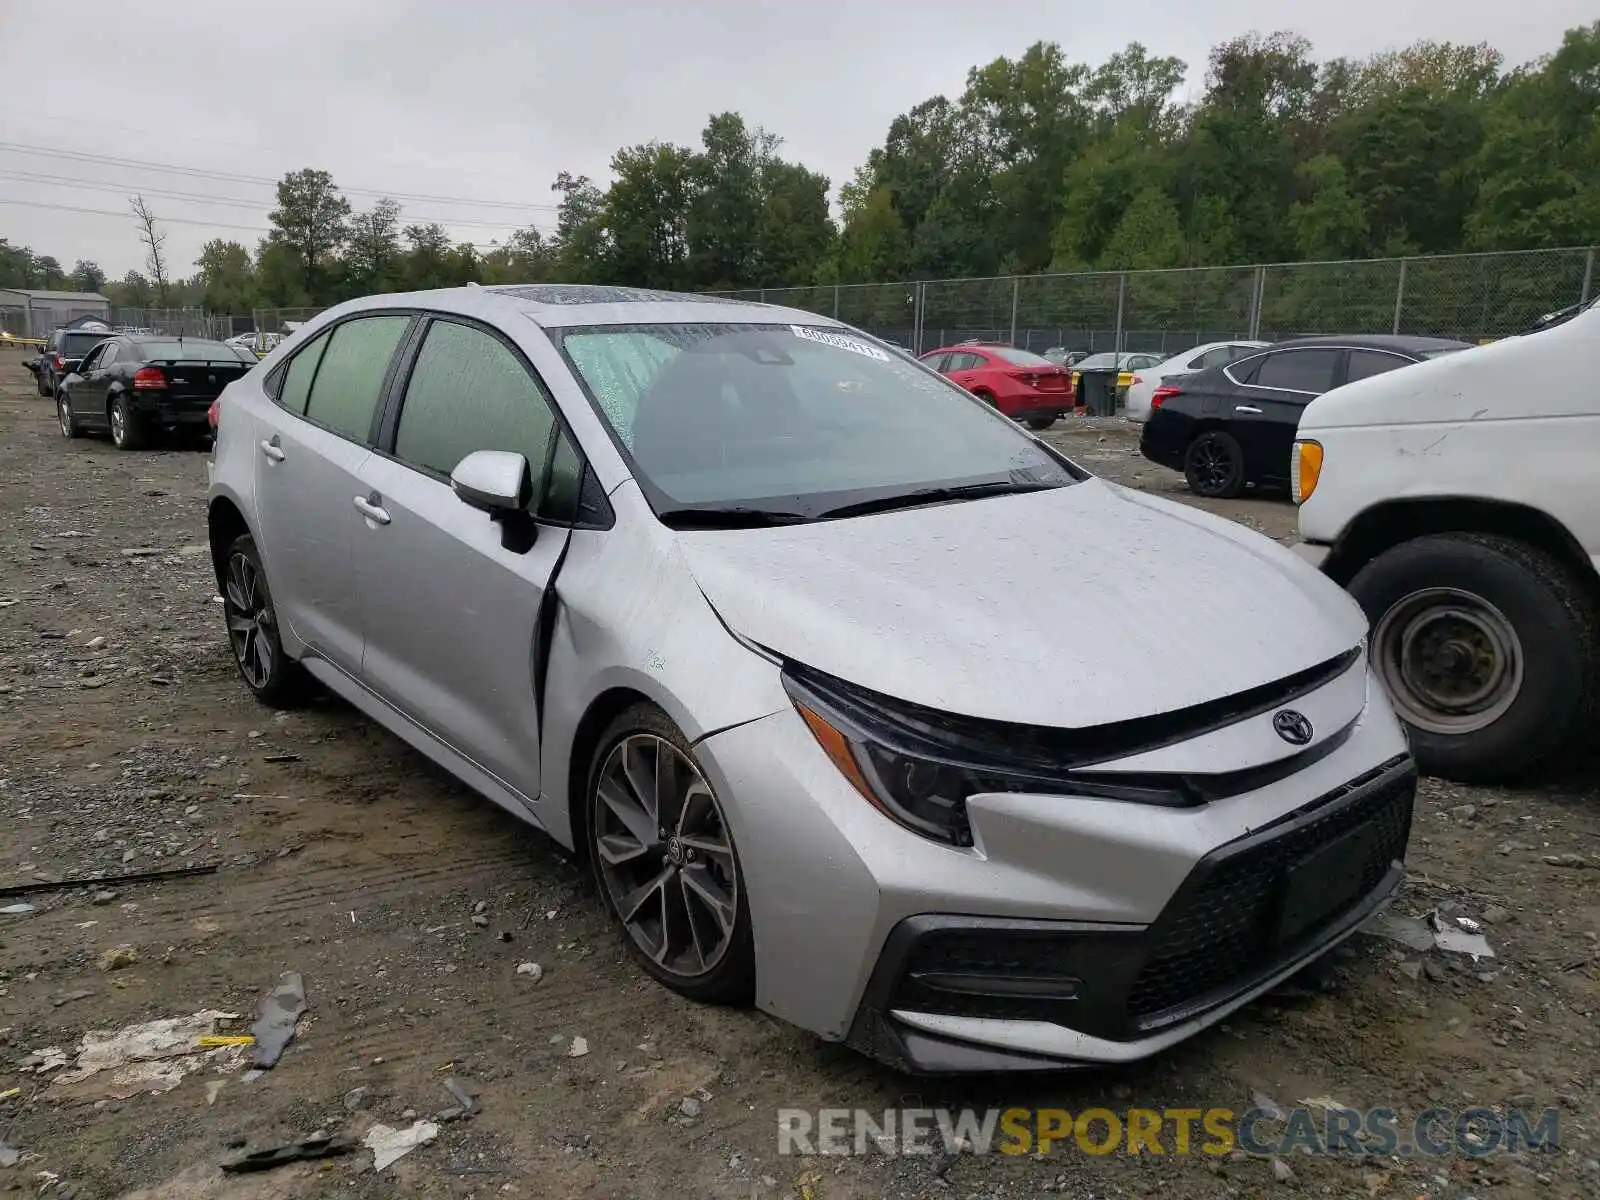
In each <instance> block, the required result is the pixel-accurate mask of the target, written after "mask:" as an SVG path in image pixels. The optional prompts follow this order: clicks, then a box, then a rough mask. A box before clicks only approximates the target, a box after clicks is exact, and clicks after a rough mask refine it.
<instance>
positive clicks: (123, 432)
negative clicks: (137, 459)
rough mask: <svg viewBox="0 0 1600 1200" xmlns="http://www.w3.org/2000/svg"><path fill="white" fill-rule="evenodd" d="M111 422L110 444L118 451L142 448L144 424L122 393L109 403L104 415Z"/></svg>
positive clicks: (130, 401) (130, 402) (131, 403)
mask: <svg viewBox="0 0 1600 1200" xmlns="http://www.w3.org/2000/svg"><path fill="white" fill-rule="evenodd" d="M106 415H107V416H108V417H109V418H110V420H111V444H112V445H113V446H115V447H116V448H117V449H118V450H139V449H142V448H143V447H144V443H145V429H144V422H143V420H142V419H141V418H140V416H139V414H138V413H137V412H135V411H134V409H133V401H132V400H131V399H129V398H128V394H127V393H126V392H123V393H122V394H121V395H120V396H117V397H115V398H114V399H113V400H112V401H111V405H110V409H109V411H108V412H107V414H106Z"/></svg>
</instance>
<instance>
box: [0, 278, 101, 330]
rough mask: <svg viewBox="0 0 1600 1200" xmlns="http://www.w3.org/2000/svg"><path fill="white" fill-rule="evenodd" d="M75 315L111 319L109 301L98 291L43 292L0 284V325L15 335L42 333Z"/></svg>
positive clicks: (71, 319)
mask: <svg viewBox="0 0 1600 1200" xmlns="http://www.w3.org/2000/svg"><path fill="white" fill-rule="evenodd" d="M79 317H95V318H97V319H99V320H101V321H107V322H109V321H110V320H111V301H109V300H107V299H106V298H105V297H104V296H102V295H101V294H100V293H99V292H45V291H39V290H37V289H34V288H0V329H5V330H7V331H9V332H11V333H14V334H16V335H17V336H18V337H44V336H45V335H46V334H48V333H49V332H50V331H51V330H52V329H56V328H59V327H60V326H62V325H66V324H69V323H70V322H72V321H74V320H76V319H77V318H79Z"/></svg>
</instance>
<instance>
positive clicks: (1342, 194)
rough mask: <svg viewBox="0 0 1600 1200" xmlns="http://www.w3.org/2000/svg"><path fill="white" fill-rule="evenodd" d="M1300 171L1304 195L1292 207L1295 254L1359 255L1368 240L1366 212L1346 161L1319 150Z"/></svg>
mask: <svg viewBox="0 0 1600 1200" xmlns="http://www.w3.org/2000/svg"><path fill="white" fill-rule="evenodd" d="M1298 175H1299V179H1300V185H1301V188H1302V189H1303V191H1304V194H1305V199H1303V200H1297V201H1296V202H1295V203H1294V205H1293V206H1292V207H1291V208H1290V210H1289V224H1290V226H1291V227H1292V228H1293V229H1294V239H1295V249H1296V252H1297V253H1296V257H1299V258H1306V259H1311V260H1313V261H1317V260H1322V261H1326V260H1329V259H1336V258H1355V257H1358V256H1359V255H1360V254H1361V252H1362V249H1363V247H1364V246H1365V245H1366V242H1367V215H1366V212H1365V211H1364V210H1363V208H1362V206H1361V201H1360V200H1359V199H1358V198H1357V197H1356V196H1355V195H1354V194H1352V192H1351V191H1350V181H1349V179H1348V177H1347V176H1346V174H1345V169H1344V164H1343V163H1341V162H1340V161H1339V160H1338V159H1337V158H1335V157H1334V156H1333V155H1331V154H1319V155H1317V157H1315V158H1313V159H1312V160H1311V161H1310V162H1308V163H1306V164H1305V165H1304V166H1302V167H1301V168H1300V170H1299V172H1298Z"/></svg>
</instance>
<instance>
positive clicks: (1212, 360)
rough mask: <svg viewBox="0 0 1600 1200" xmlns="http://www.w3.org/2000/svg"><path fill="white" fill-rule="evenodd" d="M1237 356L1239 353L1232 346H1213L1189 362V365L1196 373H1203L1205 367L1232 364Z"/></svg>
mask: <svg viewBox="0 0 1600 1200" xmlns="http://www.w3.org/2000/svg"><path fill="white" fill-rule="evenodd" d="M1238 356H1239V352H1238V351H1237V350H1236V349H1234V348H1233V347H1232V346H1215V347H1213V348H1212V349H1210V350H1207V351H1206V352H1205V353H1204V354H1202V355H1201V356H1200V357H1199V358H1197V359H1194V360H1193V361H1191V362H1190V363H1189V365H1190V366H1191V367H1193V368H1194V369H1195V370H1196V371H1203V370H1205V369H1206V368H1207V367H1220V366H1222V364H1223V363H1229V362H1232V361H1233V360H1234V359H1235V358H1237V357H1238Z"/></svg>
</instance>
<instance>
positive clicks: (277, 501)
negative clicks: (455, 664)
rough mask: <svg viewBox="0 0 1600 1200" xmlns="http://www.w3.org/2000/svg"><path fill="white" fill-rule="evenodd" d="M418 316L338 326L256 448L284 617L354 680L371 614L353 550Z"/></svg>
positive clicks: (284, 394)
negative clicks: (392, 384)
mask: <svg viewBox="0 0 1600 1200" xmlns="http://www.w3.org/2000/svg"><path fill="white" fill-rule="evenodd" d="M411 321H412V318H411V317H409V316H401V315H392V314H385V315H381V316H372V317H362V318H359V319H357V320H353V321H346V322H343V323H341V324H339V325H336V326H335V327H334V328H333V329H332V330H330V331H329V332H328V333H325V334H323V335H322V336H321V337H319V338H317V339H316V340H314V341H312V342H310V343H309V344H307V345H306V346H305V347H304V348H303V349H301V350H300V351H299V352H298V353H297V354H296V355H295V356H294V358H292V359H291V360H290V362H289V367H288V370H287V371H286V372H285V374H284V376H283V378H282V380H281V381H280V383H279V388H278V394H277V397H276V399H277V406H276V407H269V408H268V409H267V410H266V412H265V419H264V421H263V424H262V428H261V431H260V432H261V435H262V436H261V438H260V440H259V442H258V444H257V446H256V509H257V518H258V520H259V522H260V525H261V532H262V546H261V551H262V553H263V554H264V555H265V556H266V567H267V578H268V579H270V580H271V581H272V599H273V603H274V605H275V606H276V608H277V611H278V620H279V621H280V622H282V623H283V624H286V625H287V626H288V627H289V628H290V629H291V630H292V631H293V633H294V635H295V636H296V637H297V638H299V639H300V640H301V641H302V642H304V643H305V644H306V645H307V646H308V647H309V648H310V649H311V650H312V651H313V652H314V653H316V654H317V655H319V656H320V657H322V658H325V659H327V660H328V661H329V662H331V663H333V664H334V665H335V666H337V667H339V668H341V669H342V670H344V671H345V672H346V673H347V674H349V675H352V676H355V675H358V674H359V673H360V670H361V640H362V630H361V612H360V605H359V597H358V595H357V592H356V576H355V568H354V565H353V564H352V562H351V559H350V555H351V547H352V544H353V542H354V539H355V536H356V534H357V532H358V531H360V529H361V527H362V517H361V513H360V512H359V511H358V510H357V508H356V507H355V502H356V500H358V499H359V498H360V497H361V495H362V494H363V493H362V484H361V480H360V472H361V468H362V465H363V464H364V463H365V462H366V461H367V460H368V459H369V458H371V457H372V451H371V435H372V425H373V418H374V415H375V414H376V412H377V410H378V404H379V401H380V399H381V397H382V395H383V392H384V388H385V386H386V380H387V377H388V373H389V370H390V365H391V361H392V359H393V358H394V357H395V351H396V349H397V348H398V347H399V345H400V343H401V341H402V339H403V338H404V336H405V334H406V332H407V330H408V329H409V328H410V325H411Z"/></svg>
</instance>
